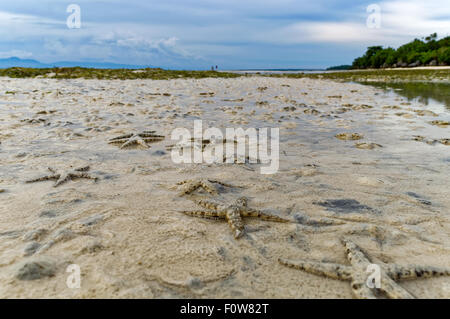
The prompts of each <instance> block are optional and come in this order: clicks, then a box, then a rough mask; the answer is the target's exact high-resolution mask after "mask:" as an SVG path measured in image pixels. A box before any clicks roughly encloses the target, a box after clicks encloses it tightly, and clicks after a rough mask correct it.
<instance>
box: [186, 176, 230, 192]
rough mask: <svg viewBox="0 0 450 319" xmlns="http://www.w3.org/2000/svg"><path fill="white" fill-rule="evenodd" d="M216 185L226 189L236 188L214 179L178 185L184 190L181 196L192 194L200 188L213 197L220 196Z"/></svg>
mask: <svg viewBox="0 0 450 319" xmlns="http://www.w3.org/2000/svg"><path fill="white" fill-rule="evenodd" d="M214 184H219V185H222V186H225V187H234V186H233V185H230V184H226V183H223V182H220V181H218V180H214V179H198V180H194V179H189V180H185V181H181V182H179V183H177V185H182V190H181V192H180V194H179V195H180V196H183V195H187V194H191V193H192V192H194V191H195V190H197V189H199V188H203V189H204V190H205V191H207V192H208V193H210V194H212V195H218V194H219V188H218V187H217V186H216V185H214Z"/></svg>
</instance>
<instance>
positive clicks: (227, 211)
mask: <svg viewBox="0 0 450 319" xmlns="http://www.w3.org/2000/svg"><path fill="white" fill-rule="evenodd" d="M194 202H195V203H196V204H198V205H199V206H202V207H204V208H206V209H208V210H205V211H183V212H182V213H183V214H186V215H189V216H196V217H203V218H212V219H225V220H226V221H227V222H228V224H229V225H230V227H231V230H232V231H233V235H234V238H235V239H238V238H239V237H241V236H242V235H243V234H244V222H243V220H242V218H243V217H258V218H261V219H263V220H269V221H273V222H280V223H288V222H291V221H290V220H287V219H284V218H281V217H278V216H275V215H269V214H266V213H264V212H262V211H259V210H256V209H252V208H249V207H248V204H247V198H245V197H240V198H238V199H237V200H236V201H235V202H234V203H232V204H231V205H223V204H218V203H215V202H211V201H206V200H194Z"/></svg>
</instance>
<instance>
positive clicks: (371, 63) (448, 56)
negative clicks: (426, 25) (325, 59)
mask: <svg viewBox="0 0 450 319" xmlns="http://www.w3.org/2000/svg"><path fill="white" fill-rule="evenodd" d="M435 65H450V36H447V37H445V38H442V39H440V40H437V34H436V33H433V34H431V35H429V36H428V37H426V38H424V39H422V40H419V39H414V41H411V42H409V43H406V44H404V45H402V46H401V47H399V48H398V49H397V50H395V49H393V48H383V47H382V46H371V47H369V48H367V51H366V53H365V54H364V55H363V56H362V57H359V58H356V59H355V60H354V61H353V64H352V68H353V69H367V68H374V69H378V68H395V67H408V66H409V67H414V66H435Z"/></svg>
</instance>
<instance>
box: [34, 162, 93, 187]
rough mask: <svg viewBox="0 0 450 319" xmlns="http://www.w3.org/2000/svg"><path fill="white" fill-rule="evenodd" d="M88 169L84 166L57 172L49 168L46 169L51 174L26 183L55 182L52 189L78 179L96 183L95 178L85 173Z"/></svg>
mask: <svg viewBox="0 0 450 319" xmlns="http://www.w3.org/2000/svg"><path fill="white" fill-rule="evenodd" d="M89 169H90V167H89V166H84V167H79V168H74V169H69V170H67V171H63V170H58V171H57V170H55V169H53V168H51V167H48V170H49V171H50V172H51V173H52V174H50V175H45V176H42V177H38V178H35V179H31V180H28V181H26V183H36V182H43V181H49V180H56V182H55V184H54V185H53V187H58V186H60V185H62V184H64V183H66V182H68V181H69V180H75V179H79V178H86V179H92V180H94V181H95V182H96V181H97V180H98V178H97V177H93V176H91V175H90V174H88V173H86V172H87V171H89Z"/></svg>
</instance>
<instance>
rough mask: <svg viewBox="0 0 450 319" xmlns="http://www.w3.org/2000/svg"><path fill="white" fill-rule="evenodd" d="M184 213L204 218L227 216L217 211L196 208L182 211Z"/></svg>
mask: <svg viewBox="0 0 450 319" xmlns="http://www.w3.org/2000/svg"><path fill="white" fill-rule="evenodd" d="M182 213H183V214H185V215H189V216H194V217H202V218H212V219H216V218H220V219H223V218H225V214H224V213H222V212H217V211H208V210H202V211H201V210H195V211H182Z"/></svg>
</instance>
